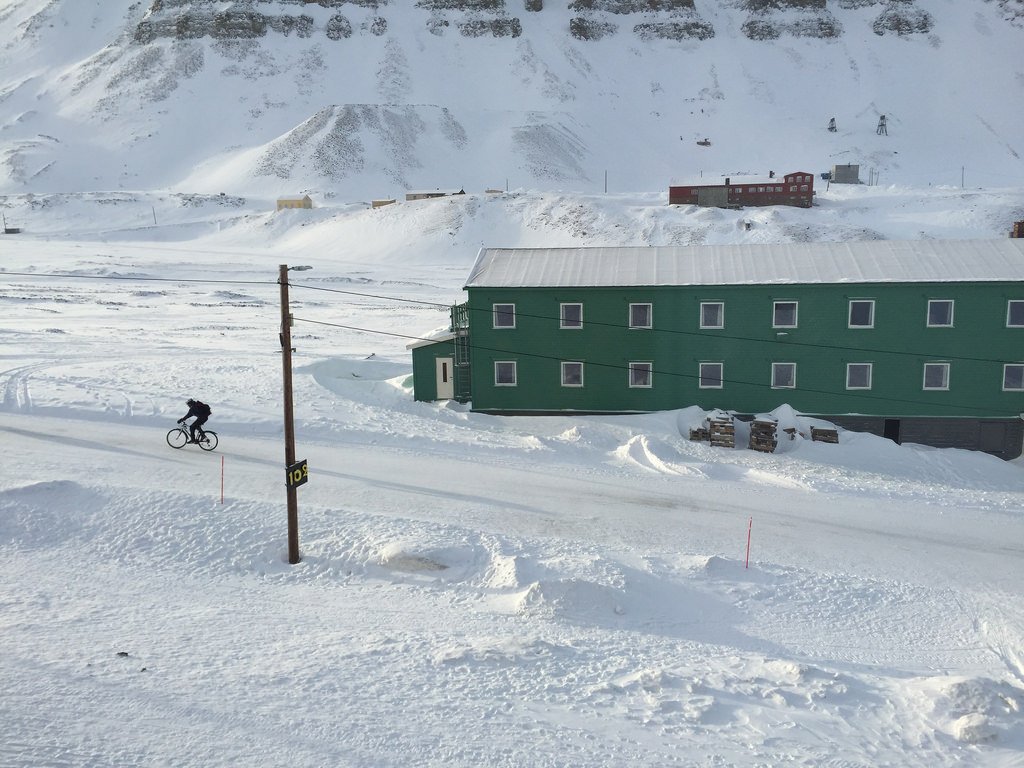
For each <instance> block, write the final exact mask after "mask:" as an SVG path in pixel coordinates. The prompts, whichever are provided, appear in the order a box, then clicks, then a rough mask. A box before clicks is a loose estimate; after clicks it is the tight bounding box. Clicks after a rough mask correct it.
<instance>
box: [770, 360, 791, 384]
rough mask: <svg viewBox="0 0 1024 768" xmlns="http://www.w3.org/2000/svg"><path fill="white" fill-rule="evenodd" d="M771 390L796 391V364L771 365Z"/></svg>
mask: <svg viewBox="0 0 1024 768" xmlns="http://www.w3.org/2000/svg"><path fill="white" fill-rule="evenodd" d="M772 389H796V363H772Z"/></svg>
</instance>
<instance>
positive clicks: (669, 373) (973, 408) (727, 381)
mask: <svg viewBox="0 0 1024 768" xmlns="http://www.w3.org/2000/svg"><path fill="white" fill-rule="evenodd" d="M293 319H294V320H295V321H296V322H301V323H311V324H313V325H323V326H328V327H331V328H342V329H345V330H349V331H358V332H361V333H369V334H375V335H380V336H391V337H395V338H401V339H409V340H410V341H428V342H430V341H438V340H437V339H434V338H427V337H422V336H412V335H410V334H405V333H396V332H394V331H381V330H375V329H373V328H362V327H359V326H355V325H345V324H342V323H328V322H325V321H323V320H311V319H309V318H305V317H293ZM469 349H470V351H471V352H472V351H479V352H493V353H496V354H503V355H512V356H518V357H533V358H537V359H540V360H552V361H555V362H582V363H584V364H585V365H594V366H597V367H600V368H611V369H614V370H620V371H629V370H630V366H629V365H628V364H627V365H622V364H620V363H603V362H597V361H594V360H589V359H588V360H572V359H570V360H566V359H565V358H563V357H556V356H554V355H545V354H541V353H539V352H526V351H523V350H514V349H499V348H497V347H485V346H482V345H479V344H473V343H472V342H470V344H469ZM654 374H658V375H659V376H674V377H677V378H682V379H700V375H699V374H693V373H682V372H680V371H668V370H663V369H654V368H653V367H652V369H651V376H652V377H653V376H654ZM721 381H722V384H723V385H725V384H734V385H742V386H748V387H756V388H758V389H771V390H773V391H779V392H785V391H789V389H790V388H776V387H772V386H771V385H770V384H763V383H759V382H752V381H740V380H737V379H726V378H723V379H721ZM708 391H709V392H710V391H712V390H708ZM792 391H794V392H807V393H811V394H816V395H828V396H830V397H836V396H839V397H854V398H858V399H866V400H877V401H879V402H886V403H912V404H914V405H920V404H921V401H920V400H912V399H910V398H900V397H886V396H884V395H876V394H868V393H866V392H865V391H863V390H857V391H856V392H848V391H846V390H840V389H835V390H832V389H814V388H807V387H800V388H799V389H797V388H792ZM934 405H935V407H936V408H955V409H959V410H968V411H978V412H979V413H989V412H990V411H989V410H988V409H986V408H982V407H980V406H976V405H967V404H961V403H936V404H934Z"/></svg>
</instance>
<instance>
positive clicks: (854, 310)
mask: <svg viewBox="0 0 1024 768" xmlns="http://www.w3.org/2000/svg"><path fill="white" fill-rule="evenodd" d="M849 322H850V327H851V328H874V327H875V302H874V301H872V300H871V299H851V300H850V320H849Z"/></svg>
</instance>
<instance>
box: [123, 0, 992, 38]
mask: <svg viewBox="0 0 1024 768" xmlns="http://www.w3.org/2000/svg"><path fill="white" fill-rule="evenodd" d="M1008 1H1009V0H1000V2H1002V3H1007V2H1008ZM733 2H734V3H735V5H736V7H739V8H741V9H742V10H743V11H745V12H747V13H748V14H749V16H748V18H747V20H746V21H745V22H744V23H743V24H742V31H743V34H744V35H745V36H746V37H747V38H749V39H751V40H775V39H777V38H780V37H783V36H789V37H798V38H799V37H812V38H837V37H840V36H841V35H842V34H843V25H842V24H841V23H840V22H839V21H838V20H837V19H836V17H835V15H834V14H833V10H836V11H839V12H844V11H857V10H861V9H865V8H871V7H872V6H880V7H881V10H880V13H879V14H878V16H877V17H876V18H875V19H874V20H873V21H872V22H871V28H872V30H873V31H874V32H875V33H876V34H878V35H886V34H896V35H900V36H904V35H914V34H925V33H928V32H930V31H931V30H932V27H933V26H934V20H933V19H932V17H931V15H930V14H929V13H928V12H927V11H925V10H923V9H921V8H919V7H918V6H917V5H916V2H917V0H733ZM561 3H565V5H564V6H562V8H567V9H568V10H569V11H570V12H571V13H573V14H575V15H573V16H572V17H571V18H570V20H569V24H568V28H567V29H566V32H567V33H568V34H569V35H570V36H572V37H573V38H575V39H577V40H602V39H604V38H608V37H611V36H614V35H620V34H623V33H624V31H626V30H629V31H631V32H632V35H633V36H634V37H635V38H639V39H640V40H644V41H651V40H676V41H682V40H698V41H699V40H708V39H710V38H713V37H714V36H715V29H714V26H713V25H712V24H711V23H710V22H708V21H707V20H705V19H704V18H702V17H701V15H700V13H699V12H698V11H697V9H696V6H695V4H694V0H560V2H559V4H560V5H561ZM513 5H514V6H515V7H514V9H513ZM550 6H551V1H550V0H549V3H548V7H550ZM300 9H301V10H300ZM520 9H521V11H522V12H524V13H530V14H543V12H544V11H545V5H544V2H543V0H516V2H515V3H513V2H512V0H509V1H508V2H506V0H416V2H415V4H414V6H413V7H412V8H410V7H408V6H406V5H404V4H403V6H402V7H401V8H399V7H398V5H397V4H389V0H237V1H236V2H227V3H224V2H216V3H215V2H213V0H154V2H153V3H152V5H151V6H150V8H149V11H148V13H147V14H146V16H145V18H144V19H143V20H142V21H141V22H140V23H139V24H138V26H137V27H136V29H135V32H134V39H135V41H136V42H138V43H148V42H152V41H154V40H156V39H159V38H163V39H168V38H169V39H176V40H189V39H198V38H204V37H208V38H213V39H216V40H228V41H230V40H251V39H255V38H261V37H265V36H266V35H268V34H271V33H274V34H281V35H286V36H287V35H296V36H297V37H301V38H310V37H317V36H323V37H325V38H327V39H328V40H332V41H342V40H346V39H349V38H351V37H353V36H354V35H374V36H380V35H383V34H385V33H386V32H387V29H388V16H389V15H391V14H399V13H401V14H407V13H419V14H422V16H423V25H424V27H425V28H426V29H427V30H428V31H429V32H430V33H431V34H433V35H436V36H443V35H445V34H447V33H449V32H452V31H454V32H457V33H458V34H459V35H460V36H462V37H468V38H475V37H494V38H518V37H520V36H521V35H522V34H523V25H522V22H521V20H520V19H519V17H518V16H516V15H515V13H517V12H519V10H520ZM560 18H564V17H561V16H560ZM559 23H564V21H563V22H559Z"/></svg>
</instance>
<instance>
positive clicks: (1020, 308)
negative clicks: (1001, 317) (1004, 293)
mask: <svg viewBox="0 0 1024 768" xmlns="http://www.w3.org/2000/svg"><path fill="white" fill-rule="evenodd" d="M1006 327H1007V328H1024V301H1021V300H1017V299H1011V300H1010V301H1008V302H1006Z"/></svg>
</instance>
